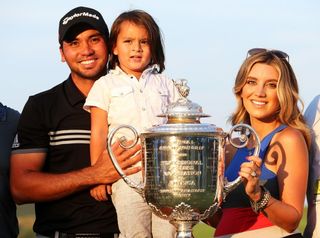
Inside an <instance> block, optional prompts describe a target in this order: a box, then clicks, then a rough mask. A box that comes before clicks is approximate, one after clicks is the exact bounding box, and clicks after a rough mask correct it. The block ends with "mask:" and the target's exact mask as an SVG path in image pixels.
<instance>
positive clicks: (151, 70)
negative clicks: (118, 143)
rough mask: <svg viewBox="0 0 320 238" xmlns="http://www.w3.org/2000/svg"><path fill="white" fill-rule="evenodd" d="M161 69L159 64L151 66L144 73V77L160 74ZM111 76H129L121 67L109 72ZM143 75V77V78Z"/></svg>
mask: <svg viewBox="0 0 320 238" xmlns="http://www.w3.org/2000/svg"><path fill="white" fill-rule="evenodd" d="M159 70H160V67H159V66H158V65H157V64H154V65H150V66H149V67H148V68H146V69H145V70H144V71H143V72H142V75H145V74H147V75H148V74H156V73H159ZM109 73H110V74H114V75H123V74H125V75H127V74H126V73H125V72H124V71H123V70H122V69H121V68H120V67H119V66H116V68H115V69H112V70H110V72H109ZM142 75H141V76H142Z"/></svg>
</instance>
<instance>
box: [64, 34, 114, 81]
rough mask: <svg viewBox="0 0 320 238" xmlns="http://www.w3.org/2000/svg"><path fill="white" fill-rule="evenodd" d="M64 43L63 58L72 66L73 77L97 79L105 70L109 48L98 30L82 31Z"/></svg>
mask: <svg viewBox="0 0 320 238" xmlns="http://www.w3.org/2000/svg"><path fill="white" fill-rule="evenodd" d="M62 44H63V45H62V49H60V53H61V59H62V61H65V62H67V64H68V66H69V67H70V69H71V72H72V77H73V79H77V78H81V79H90V80H96V79H98V78H99V77H100V76H102V73H104V72H105V70H104V69H105V67H106V64H107V60H108V49H107V45H106V43H105V40H104V38H103V36H102V35H101V34H100V33H99V32H98V31H97V30H94V29H89V30H85V31H82V32H81V33H79V34H78V35H76V36H74V37H73V39H70V41H69V40H68V41H64V42H63V43H62Z"/></svg>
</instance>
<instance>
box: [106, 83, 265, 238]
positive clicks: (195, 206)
mask: <svg viewBox="0 0 320 238" xmlns="http://www.w3.org/2000/svg"><path fill="white" fill-rule="evenodd" d="M184 86H185V85H184ZM159 116H162V117H167V119H168V120H167V123H166V124H163V125H158V126H154V127H152V128H149V129H148V130H147V131H145V132H143V133H141V134H140V136H139V135H138V132H137V131H136V130H135V128H133V127H131V126H129V125H120V126H119V127H117V128H115V129H114V130H112V131H111V132H110V135H109V137H108V146H107V149H108V152H109V155H110V158H111V160H112V162H113V164H114V166H115V168H116V170H117V171H118V172H119V174H120V175H121V177H122V178H123V179H124V181H125V182H126V183H127V184H128V185H129V186H130V187H132V188H133V189H135V190H136V191H137V192H138V193H140V194H141V195H142V196H143V198H144V199H145V201H146V202H147V204H148V205H149V206H150V208H151V210H152V212H153V213H154V214H156V215H157V216H159V217H161V218H164V219H167V220H169V221H170V223H172V224H173V225H174V226H175V227H176V229H177V236H176V237H177V238H192V237H193V236H192V228H193V226H194V225H195V224H197V223H198V222H199V221H201V220H204V219H206V218H208V217H209V216H211V215H213V214H214V213H215V212H216V211H217V209H218V208H219V206H220V205H221V203H222V201H223V199H224V198H225V196H226V195H227V194H228V193H229V192H230V191H232V190H233V189H234V188H236V187H237V186H238V185H239V184H240V183H241V178H240V177H238V178H237V179H235V180H234V181H231V182H227V181H226V180H225V178H224V167H225V166H224V164H225V158H224V157H225V145H226V142H227V141H228V142H229V143H230V144H232V145H233V146H234V147H237V148H241V147H244V146H246V145H247V143H248V141H249V137H251V138H253V141H254V142H255V144H256V145H255V151H254V155H258V154H259V150H260V141H259V138H258V136H257V134H256V133H255V131H254V130H253V129H252V128H251V127H250V126H248V125H245V124H238V125H235V126H233V127H232V128H231V130H230V132H229V133H226V132H224V131H223V130H222V129H220V128H218V127H216V126H215V125H212V124H202V123H200V118H201V117H207V116H208V115H207V114H204V113H203V112H202V108H201V107H200V106H199V105H198V104H196V103H193V102H191V101H189V100H188V99H186V98H183V97H182V98H181V99H179V100H178V101H177V102H176V103H173V104H171V105H169V107H168V109H167V112H166V113H165V114H162V115H159ZM123 128H126V129H129V130H131V131H132V132H133V134H134V137H135V140H134V142H133V143H132V144H131V145H129V146H128V145H125V144H122V143H120V145H121V146H123V147H124V148H130V147H131V146H134V145H135V144H136V143H138V140H139V138H140V140H141V145H142V154H143V160H142V177H143V178H142V179H143V180H142V181H143V183H137V182H135V181H132V180H131V179H130V178H128V177H127V176H126V175H125V174H124V172H123V171H122V169H121V167H120V166H119V164H118V163H117V160H116V158H115V156H114V154H113V152H112V150H111V145H112V140H113V138H114V136H115V134H116V133H117V132H118V131H119V130H121V129H123ZM235 134H237V135H238V136H236V137H234V135H235Z"/></svg>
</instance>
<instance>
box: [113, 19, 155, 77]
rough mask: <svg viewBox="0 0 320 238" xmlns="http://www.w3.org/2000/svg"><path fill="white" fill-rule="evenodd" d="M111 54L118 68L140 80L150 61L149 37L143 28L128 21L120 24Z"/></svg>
mask: <svg viewBox="0 0 320 238" xmlns="http://www.w3.org/2000/svg"><path fill="white" fill-rule="evenodd" d="M113 54H115V55H117V56H118V60H119V64H120V65H119V66H120V68H121V69H122V70H123V71H124V72H126V73H127V74H132V75H134V76H135V77H136V78H137V79H139V78H140V76H141V74H142V72H143V71H144V70H145V69H146V68H147V66H148V65H149V64H150V61H151V49H150V45H149V35H148V32H147V30H146V29H145V27H144V26H140V25H136V24H134V23H131V22H129V21H124V22H123V23H121V27H120V32H119V35H118V38H117V42H116V46H115V47H114V49H113Z"/></svg>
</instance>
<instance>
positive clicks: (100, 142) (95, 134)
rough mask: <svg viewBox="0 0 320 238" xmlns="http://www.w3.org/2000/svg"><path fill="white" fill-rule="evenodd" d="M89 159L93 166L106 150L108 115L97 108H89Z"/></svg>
mask: <svg viewBox="0 0 320 238" xmlns="http://www.w3.org/2000/svg"><path fill="white" fill-rule="evenodd" d="M90 111H91V139H90V159H91V165H94V164H95V163H96V161H97V159H98V158H99V156H100V155H101V153H102V152H103V151H104V150H105V149H106V146H107V138H108V113H107V112H106V111H105V110H103V109H101V108H98V107H91V108H90Z"/></svg>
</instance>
